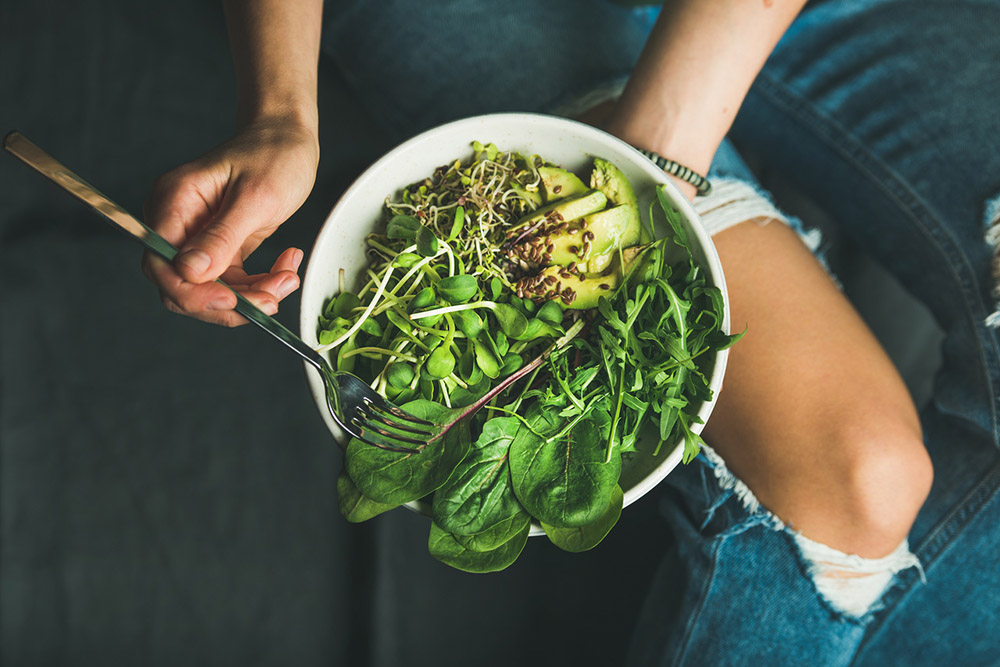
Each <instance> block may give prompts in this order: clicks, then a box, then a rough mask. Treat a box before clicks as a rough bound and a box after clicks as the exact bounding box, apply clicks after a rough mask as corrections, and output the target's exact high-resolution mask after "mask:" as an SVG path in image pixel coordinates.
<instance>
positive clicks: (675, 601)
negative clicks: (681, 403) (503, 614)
mask: <svg viewBox="0 0 1000 667" xmlns="http://www.w3.org/2000/svg"><path fill="white" fill-rule="evenodd" d="M998 22H1000V3H997V2H985V1H983V2H975V1H968V2H951V3H932V2H920V1H916V0H908V1H907V2H895V1H891V0H884V1H869V2H836V1H834V0H828V1H825V2H813V3H810V4H809V5H808V6H807V7H806V9H805V11H804V12H803V13H802V14H801V15H800V16H799V18H798V19H797V20H796V22H795V23H794V24H793V26H792V27H791V29H790V30H789V31H788V33H787V34H786V35H785V37H784V38H783V39H782V41H781V42H780V43H779V45H778V47H777V49H776V50H775V51H774V53H773V55H772V57H771V58H770V60H769V61H768V63H767V65H766V66H765V68H764V70H763V72H762V73H761V75H760V76H759V77H758V79H757V81H756V83H755V84H754V86H753V88H752V90H751V92H750V94H749V96H748V97H747V99H746V102H745V103H744V105H743V107H742V109H741V112H740V115H739V117H738V119H737V121H736V124H735V126H734V129H733V132H732V138H733V140H734V141H735V143H736V144H737V145H739V146H740V147H741V148H744V149H746V150H747V152H751V153H753V155H754V156H755V157H756V158H758V159H759V161H760V167H761V168H762V169H763V170H765V171H773V172H777V173H781V174H782V175H783V177H785V178H787V179H788V180H789V181H790V182H791V183H792V184H793V185H794V186H795V187H797V188H798V189H799V190H800V191H802V192H804V193H805V194H807V195H808V196H809V197H810V198H812V199H813V200H814V201H815V202H816V203H818V204H819V205H820V206H821V207H822V208H823V209H824V210H825V211H826V212H828V213H829V214H831V215H832V216H833V217H834V219H835V220H836V221H837V224H838V225H839V227H840V228H841V229H842V230H843V231H844V232H845V233H846V234H847V235H848V236H849V237H850V238H852V239H853V240H854V241H856V242H857V243H858V244H860V245H861V246H862V247H863V248H864V249H865V250H867V251H868V252H869V253H870V254H871V255H872V256H873V257H874V258H875V259H876V260H877V261H879V262H880V263H881V264H882V265H883V266H885V267H886V268H887V269H888V270H889V271H890V272H891V273H892V274H893V275H894V276H895V277H896V278H897V279H898V280H899V281H900V282H901V283H902V285H903V286H904V287H905V288H906V289H908V290H909V291H910V292H911V293H912V294H914V295H915V296H916V297H917V298H918V299H919V300H920V301H922V302H923V303H924V304H925V305H926V306H927V308H928V309H929V310H930V311H931V313H932V314H933V316H934V318H935V320H936V322H937V323H938V325H939V326H940V327H941V329H942V330H943V331H944V333H945V340H944V344H943V350H942V354H943V360H942V365H941V368H940V369H939V371H938V374H937V376H936V378H935V383H934V391H933V396H932V398H931V400H930V401H929V402H928V404H927V405H926V406H924V407H923V409H922V411H921V423H922V426H923V431H924V440H925V444H926V446H927V448H928V451H929V453H930V455H931V459H932V461H933V465H934V474H935V480H934V485H933V487H932V489H931V493H930V496H929V498H928V499H927V501H926V502H925V504H924V507H923V508H922V510H921V512H920V514H919V515H918V517H917V519H916V522H915V523H914V526H913V528H912V530H911V532H910V535H909V538H908V542H909V546H910V548H911V549H912V553H913V555H915V556H916V559H917V561H919V565H917V566H913V567H906V566H905V565H906V563H905V562H901V561H897V562H896V563H889V564H888V569H889V570H890V571H896V573H895V574H894V576H893V577H892V581H891V583H890V584H889V586H888V587H887V589H886V590H885V592H884V593H883V594H882V595H881V596H880V599H878V600H877V602H875V603H874V604H873V605H872V606H871V607H870V608H869V609H868V610H867V611H866V612H864V613H861V614H850V613H845V612H844V610H843V609H841V608H838V607H836V606H835V605H831V604H830V603H829V600H828V599H827V598H826V596H825V595H824V594H823V593H822V591H821V589H818V588H817V581H819V579H818V578H815V579H814V577H813V576H811V575H812V574H813V573H814V572H813V571H814V569H815V565H816V563H815V556H813V555H812V554H808V555H806V554H804V553H803V550H802V548H801V547H802V545H801V544H800V543H799V541H798V540H797V539H796V536H795V534H794V533H793V532H792V531H791V530H789V529H788V528H787V527H785V526H783V525H782V524H781V523H780V522H779V521H777V520H776V519H775V518H774V517H773V516H772V515H771V514H770V513H769V512H768V511H767V510H766V509H765V508H762V507H757V506H756V505H755V504H754V503H753V502H752V496H750V497H747V496H746V495H745V494H742V495H741V494H740V493H738V492H737V491H738V490H740V485H739V482H738V480H733V479H732V478H730V477H729V476H728V473H727V472H726V471H725V470H724V469H720V468H719V467H718V466H717V465H715V464H713V462H712V461H711V460H710V459H711V457H710V456H708V457H707V456H703V457H701V460H700V462H699V463H700V465H698V466H689V467H687V468H684V469H681V470H677V471H675V472H674V473H671V475H670V476H668V478H667V479H666V480H665V483H664V486H665V487H666V492H667V495H668V499H667V500H666V501H665V502H664V503H663V507H664V512H665V514H666V516H667V519H668V522H669V523H670V525H671V528H672V530H673V532H674V534H675V536H676V538H677V539H676V550H675V551H674V552H673V553H671V554H669V555H668V556H667V557H666V559H665V561H664V563H663V565H662V566H661V568H660V572H659V574H658V576H657V579H656V581H655V582H654V583H653V585H652V587H651V589H650V592H649V595H648V596H647V598H646V604H645V608H644V611H643V615H642V620H641V621H640V625H639V627H638V628H637V632H636V633H635V640H634V642H633V647H632V652H631V656H630V664H642V665H650V664H656V665H661V664H662V665H667V664H670V665H681V664H683V665H688V664H691V665H731V664H736V665H740V664H746V665H758V664H760V665H786V664H799V665H847V664H852V665H908V666H911V665H940V664H957V665H963V666H964V665H995V664H998V663H1000V633H998V632H997V630H996V626H997V623H998V622H1000V584H998V583H997V582H998V581H1000V556H998V553H1000V453H998V439H1000V347H998V338H997V331H996V329H995V328H993V325H995V324H996V322H997V318H998V315H997V305H996V300H997V277H998V276H997V273H996V268H995V267H996V266H997V260H996V257H997V249H996V245H997V243H996V239H997V231H998V228H1000V198H998V195H1000V114H998V113H997V112H996V109H995V107H996V103H997V102H1000V76H998V74H997V73H998V72H1000V35H998V33H997V31H996V29H995V27H996V26H997V25H998ZM713 171H715V172H716V176H723V175H724V176H730V177H737V178H744V179H746V178H749V177H750V176H749V174H748V173H747V172H746V169H745V167H744V166H742V165H741V163H740V160H739V159H738V157H736V156H734V155H733V154H732V153H731V152H730V151H729V149H728V148H725V147H724V148H723V149H722V150H720V152H719V155H718V156H717V158H716V162H715V164H714V165H713ZM716 473H719V477H721V479H722V481H723V483H722V484H720V479H719V478H717V475H716ZM821 586H822V584H821Z"/></svg>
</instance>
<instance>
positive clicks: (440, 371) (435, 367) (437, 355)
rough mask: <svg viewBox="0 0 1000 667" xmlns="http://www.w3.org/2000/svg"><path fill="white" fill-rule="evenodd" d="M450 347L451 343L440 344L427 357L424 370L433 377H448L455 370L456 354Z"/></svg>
mask: <svg viewBox="0 0 1000 667" xmlns="http://www.w3.org/2000/svg"><path fill="white" fill-rule="evenodd" d="M450 347H451V346H450V345H440V346H438V347H437V348H435V349H434V351H433V352H431V353H430V356H428V357H427V361H426V362H425V363H424V370H426V371H427V373H428V374H430V375H431V376H432V377H435V378H446V377H448V376H449V375H451V373H452V371H454V370H455V355H453V354H452V353H451V350H450V349H449V348H450Z"/></svg>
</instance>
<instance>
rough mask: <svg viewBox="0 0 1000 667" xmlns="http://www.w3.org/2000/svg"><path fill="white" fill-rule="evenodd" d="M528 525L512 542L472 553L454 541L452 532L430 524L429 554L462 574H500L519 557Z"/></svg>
mask: <svg viewBox="0 0 1000 667" xmlns="http://www.w3.org/2000/svg"><path fill="white" fill-rule="evenodd" d="M530 525H531V524H528V523H526V524H524V528H522V529H521V531H520V532H519V533H518V534H517V535H515V536H514V537H513V538H512V539H510V540H507V541H506V542H504V543H503V544H502V545H500V546H499V547H498V548H496V549H492V550H490V551H473V550H472V549H468V548H466V547H464V546H462V544H461V543H460V542H459V541H458V540H456V539H455V536H454V535H452V534H451V533H449V532H447V531H444V530H441V528H439V527H438V525H437V524H436V523H431V533H430V536H429V537H428V538H427V549H428V551H430V552H431V555H432V556H434V557H435V558H437V559H438V560H439V561H441V562H442V563H445V564H446V565H450V566H452V567H454V568H456V569H459V570H463V571H465V572H477V573H484V572H499V571H500V570H503V569H505V568H506V567H507V566H509V565H510V564H511V563H513V562H514V561H515V560H517V557H518V556H520V555H521V551H522V550H523V549H524V545H525V544H527V542H528V530H529V527H530Z"/></svg>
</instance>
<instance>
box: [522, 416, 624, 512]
mask: <svg viewBox="0 0 1000 667" xmlns="http://www.w3.org/2000/svg"><path fill="white" fill-rule="evenodd" d="M525 419H526V421H527V425H526V424H521V425H520V428H518V430H517V433H516V434H515V436H514V439H513V441H512V442H511V445H510V472H511V479H512V481H513V485H514V493H515V494H516V495H517V499H518V500H520V501H521V505H523V506H524V508H525V509H526V510H528V512H529V513H530V514H531V515H532V516H534V517H536V518H538V519H539V520H541V521H544V522H546V523H548V524H550V525H553V526H560V527H573V526H583V525H586V524H588V523H591V522H593V521H595V520H597V518H598V517H600V515H601V514H602V513H603V512H604V510H605V509H606V508H607V506H608V503H610V502H611V494H612V492H613V491H614V488H615V486H616V485H617V484H618V478H619V476H620V475H621V454H620V453H618V452H617V451H613V452H612V453H611V454H612V455H611V457H610V460H609V461H607V462H605V459H606V454H607V452H606V451H605V443H604V441H603V438H602V437H601V433H600V430H599V429H598V427H597V426H596V425H595V424H594V422H593V421H592V420H591V419H586V418H585V419H579V420H578V421H576V423H575V425H573V426H572V427H571V428H570V429H569V431H568V432H567V433H565V434H563V433H562V432H561V431H562V430H563V429H561V428H560V427H562V426H563V425H564V423H563V420H561V419H560V418H559V417H558V415H557V414H556V412H555V411H554V410H552V409H551V408H544V407H538V406H535V407H533V408H532V410H530V411H529V413H528V415H527V416H526V417H525Z"/></svg>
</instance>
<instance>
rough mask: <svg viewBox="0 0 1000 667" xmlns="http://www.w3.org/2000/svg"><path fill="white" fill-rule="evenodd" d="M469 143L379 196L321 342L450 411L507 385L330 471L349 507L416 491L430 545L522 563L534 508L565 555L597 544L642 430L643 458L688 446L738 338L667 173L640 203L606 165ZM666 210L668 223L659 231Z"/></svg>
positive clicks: (473, 561)
mask: <svg viewBox="0 0 1000 667" xmlns="http://www.w3.org/2000/svg"><path fill="white" fill-rule="evenodd" d="M472 149H473V151H472V156H471V158H468V159H466V160H456V161H454V162H453V163H451V164H447V165H443V166H441V167H439V168H437V169H436V170H435V171H434V173H433V174H431V175H429V176H428V177H427V178H425V179H424V180H423V181H420V182H418V183H414V184H412V185H411V186H409V187H407V188H405V189H404V190H403V191H402V193H400V195H399V196H398V197H396V198H395V199H392V200H387V201H386V206H385V208H386V220H385V224H384V227H382V230H383V231H379V232H377V233H373V234H371V235H369V236H368V238H367V243H368V256H369V259H370V262H369V265H368V266H367V268H366V271H365V275H364V276H363V278H362V283H363V284H361V285H359V286H358V289H357V291H350V290H349V289H346V286H344V285H341V290H340V292H339V293H338V294H336V295H333V296H332V297H331V298H330V299H329V300H328V301H327V302H326V304H325V306H324V309H323V313H322V315H321V317H320V319H319V322H318V339H319V342H320V347H319V350H320V351H321V352H325V353H327V354H328V355H329V356H330V359H331V361H332V362H333V365H334V366H335V367H336V368H337V370H342V371H349V372H352V373H354V374H355V375H357V376H359V377H360V378H362V379H363V380H365V381H366V382H370V383H371V386H372V387H373V388H374V389H375V390H376V391H377V392H378V393H379V394H381V395H383V396H385V397H386V398H388V399H390V400H392V401H393V402H395V403H396V404H398V405H400V406H401V407H403V408H404V409H405V410H407V411H408V412H410V413H411V414H413V415H415V416H418V417H423V418H426V419H430V420H433V421H437V422H441V423H444V422H447V421H450V419H452V418H454V417H455V416H456V415H459V414H461V412H462V408H463V407H465V406H469V405H471V404H472V403H474V402H475V401H476V400H477V399H479V398H482V397H484V396H485V395H486V394H487V393H488V392H490V391H491V389H494V388H497V387H498V386H499V385H500V383H501V382H503V381H505V380H506V381H507V382H506V383H505V388H504V389H503V390H502V391H499V393H497V394H496V395H495V396H493V398H492V399H491V400H489V402H488V403H487V404H486V405H485V406H484V408H483V409H482V410H480V411H479V412H478V413H476V414H475V415H474V416H472V417H471V418H467V419H465V420H464V421H463V422H462V423H461V427H460V428H454V429H452V430H450V431H449V432H448V434H447V436H446V437H444V438H441V439H439V440H436V441H432V442H430V443H427V444H425V445H422V446H420V447H419V448H418V449H419V451H418V452H416V453H413V452H402V451H390V450H387V449H382V448H378V447H372V446H370V445H367V444H364V443H361V442H359V441H357V440H352V441H351V442H350V443H348V445H347V448H346V451H345V462H344V467H343V471H342V473H341V476H340V478H339V479H338V482H337V492H338V497H339V501H340V508H341V513H342V514H343V515H344V517H345V518H347V519H348V520H349V521H355V522H356V521H364V520H366V519H369V518H371V517H374V516H377V515H378V514H381V513H382V512H385V511H387V510H390V509H392V508H394V507H397V506H399V505H401V504H405V503H408V502H411V501H414V500H421V499H422V500H424V502H425V503H426V504H427V505H428V506H429V507H430V508H431V514H432V522H431V527H430V536H429V540H428V548H429V550H430V553H431V554H432V555H433V556H434V557H436V558H438V559H439V560H441V561H443V562H445V563H447V564H448V565H451V566H453V567H456V568H458V569H461V570H465V571H469V572H492V571H497V570H501V569H503V568H506V567H507V566H509V565H510V564H511V563H513V562H514V561H515V560H516V558H517V557H518V555H519V554H520V553H521V551H522V549H523V548H524V545H525V543H526V541H527V538H528V534H529V531H530V529H531V524H532V521H533V520H534V521H535V522H537V524H538V525H540V526H541V527H542V529H544V531H545V534H546V535H547V536H548V538H549V539H550V540H551V541H552V542H553V543H554V544H555V545H556V546H558V547H560V548H563V549H565V550H567V551H584V550H587V549H590V548H593V547H594V546H596V545H597V544H598V543H599V542H600V541H601V540H602V539H603V538H604V537H605V536H606V535H607V533H608V532H609V531H610V530H611V528H612V527H613V526H614V524H615V523H616V522H617V520H618V517H619V515H620V513H621V510H622V503H623V498H624V493H623V490H622V488H621V486H620V485H619V481H620V478H621V473H622V462H623V458H624V459H627V458H628V457H630V456H633V455H635V453H636V452H637V448H636V445H637V442H638V441H639V437H640V433H642V434H643V436H642V437H643V438H649V437H652V438H653V439H654V440H656V445H655V449H654V455H655V454H656V453H658V452H659V451H660V449H661V447H662V446H663V445H667V446H668V447H672V446H673V445H674V444H675V443H677V442H678V441H680V440H681V439H683V441H684V454H683V460H684V462H685V463H687V462H689V461H690V460H692V459H693V458H694V457H695V456H696V455H697V453H698V451H699V448H700V445H701V442H702V441H701V438H700V436H698V435H697V434H696V433H694V432H693V431H692V429H691V427H692V425H693V424H695V423H697V422H699V418H698V417H697V413H698V410H699V408H700V406H701V404H702V403H703V402H704V401H708V400H711V398H712V391H711V389H710V387H709V384H708V380H707V376H708V375H709V374H710V372H711V364H712V363H713V360H714V358H715V354H714V353H715V352H716V351H718V350H721V349H724V348H726V347H728V346H729V345H731V344H732V343H733V342H734V341H735V340H736V339H738V338H739V336H738V335H737V336H730V335H728V334H727V333H726V332H725V331H723V328H722V323H723V315H724V300H723V296H722V293H721V291H720V290H719V289H718V288H716V287H714V286H713V285H711V284H710V283H709V282H708V276H707V275H706V272H705V271H704V269H702V268H700V267H699V266H698V265H697V264H696V263H695V261H694V259H693V256H692V254H691V250H690V245H689V242H688V238H687V234H686V231H685V229H684V227H683V226H682V224H681V220H680V215H679V213H678V212H677V211H676V210H675V209H674V208H673V205H672V204H671V203H670V201H669V198H668V197H667V196H666V195H665V193H664V191H663V190H662V187H661V188H658V190H657V199H656V202H654V204H653V205H651V207H650V209H649V211H640V210H639V204H638V200H637V198H636V196H635V192H634V190H633V187H632V185H631V184H630V183H629V182H628V180H627V179H626V177H625V175H624V174H623V173H622V172H621V170H620V169H618V168H617V167H616V166H615V165H614V164H612V163H610V162H608V161H606V160H602V159H600V158H595V159H594V161H593V168H592V170H591V171H590V173H589V174H586V175H584V178H581V177H580V176H579V175H577V174H574V173H572V172H570V171H567V170H565V169H562V168H560V167H558V166H557V165H554V164H550V163H548V162H546V161H545V160H544V159H543V158H542V157H539V156H536V155H527V156H526V155H522V154H519V153H517V152H505V151H501V150H500V149H498V148H497V147H496V146H495V145H493V144H487V145H483V144H481V143H479V142H474V143H473V146H472ZM643 214H645V221H644V220H643ZM661 220H662V221H665V222H666V229H668V230H669V233H668V235H667V236H666V237H664V238H661V239H657V240H653V228H654V226H656V225H658V224H659V221H661ZM650 432H652V433H653V434H654V435H652V436H650V435H649V434H650ZM387 444H390V445H391V444H392V443H391V442H389V443H387Z"/></svg>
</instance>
